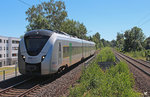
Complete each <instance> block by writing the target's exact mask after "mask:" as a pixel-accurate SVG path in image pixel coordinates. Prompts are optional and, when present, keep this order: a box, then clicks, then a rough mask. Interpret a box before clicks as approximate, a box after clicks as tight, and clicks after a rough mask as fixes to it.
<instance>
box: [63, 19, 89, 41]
mask: <svg viewBox="0 0 150 97" xmlns="http://www.w3.org/2000/svg"><path fill="white" fill-rule="evenodd" d="M61 31H64V32H66V33H68V34H70V35H72V36H77V37H78V38H81V39H87V40H88V38H87V36H86V33H87V30H86V27H85V26H84V24H83V23H80V22H78V21H74V20H70V19H66V21H64V22H63V23H62V25H61Z"/></svg>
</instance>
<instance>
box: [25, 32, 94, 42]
mask: <svg viewBox="0 0 150 97" xmlns="http://www.w3.org/2000/svg"><path fill="white" fill-rule="evenodd" d="M54 33H57V34H58V35H63V36H66V37H70V38H72V39H77V40H82V41H84V42H87V43H89V42H90V43H92V44H95V43H94V42H92V41H87V40H83V39H80V38H78V37H73V36H71V35H69V34H67V33H65V32H61V31H52V30H44V29H39V30H32V31H29V32H27V33H26V34H25V35H24V37H27V36H32V35H43V36H51V35H52V34H54Z"/></svg>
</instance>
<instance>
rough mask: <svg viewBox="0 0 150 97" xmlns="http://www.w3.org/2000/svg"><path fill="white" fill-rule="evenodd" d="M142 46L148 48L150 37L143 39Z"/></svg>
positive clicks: (149, 46) (149, 47)
mask: <svg viewBox="0 0 150 97" xmlns="http://www.w3.org/2000/svg"><path fill="white" fill-rule="evenodd" d="M144 47H145V49H150V37H148V38H146V39H145V41H144Z"/></svg>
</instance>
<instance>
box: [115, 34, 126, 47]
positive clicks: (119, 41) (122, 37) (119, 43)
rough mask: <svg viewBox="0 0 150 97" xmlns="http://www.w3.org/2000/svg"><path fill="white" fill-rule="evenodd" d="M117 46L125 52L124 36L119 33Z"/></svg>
mask: <svg viewBox="0 0 150 97" xmlns="http://www.w3.org/2000/svg"><path fill="white" fill-rule="evenodd" d="M116 45H117V47H118V48H119V49H120V50H123V45H124V35H123V34H121V33H119V32H118V33H117V40H116Z"/></svg>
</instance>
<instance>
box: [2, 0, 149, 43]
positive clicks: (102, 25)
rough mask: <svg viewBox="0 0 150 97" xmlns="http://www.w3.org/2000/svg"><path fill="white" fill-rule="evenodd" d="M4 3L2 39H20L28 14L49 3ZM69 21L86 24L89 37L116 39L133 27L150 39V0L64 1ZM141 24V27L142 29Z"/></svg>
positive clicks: (34, 0)
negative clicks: (30, 9) (94, 35)
mask: <svg viewBox="0 0 150 97" xmlns="http://www.w3.org/2000/svg"><path fill="white" fill-rule="evenodd" d="M22 1H24V2H26V3H28V4H30V6H27V5H25V4H23V3H21V2H19V0H1V3H0V36H9V37H20V36H21V35H23V34H24V32H25V31H26V25H27V24H28V22H27V21H26V20H25V18H26V14H25V11H26V10H27V9H28V8H29V7H31V6H32V5H36V4H39V3H40V1H48V0H22ZM63 1H65V5H66V10H67V12H68V18H69V19H74V20H77V21H79V22H83V23H84V25H85V26H86V27H87V30H88V34H87V35H93V34H95V33H96V32H99V33H100V34H101V38H104V39H106V40H112V39H116V35H117V32H121V33H123V32H124V31H125V30H128V29H130V28H132V27H134V26H139V27H141V28H142V29H143V32H144V34H145V36H146V37H148V36H150V6H149V4H150V0H63ZM140 25H141V26H140Z"/></svg>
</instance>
